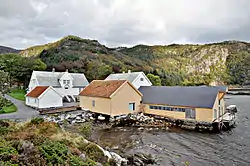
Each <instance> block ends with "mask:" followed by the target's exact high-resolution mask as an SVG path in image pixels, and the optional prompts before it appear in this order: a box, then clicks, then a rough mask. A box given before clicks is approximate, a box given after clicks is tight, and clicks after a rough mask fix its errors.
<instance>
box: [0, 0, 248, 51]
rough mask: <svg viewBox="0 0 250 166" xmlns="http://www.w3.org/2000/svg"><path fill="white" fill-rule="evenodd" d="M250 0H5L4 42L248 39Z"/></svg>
mask: <svg viewBox="0 0 250 166" xmlns="http://www.w3.org/2000/svg"><path fill="white" fill-rule="evenodd" d="M249 6H250V1H249V0H238V1H235V0H220V1H218V0H202V1H201V0H188V1H187V0H174V1H172V0H157V1H155V0H136V1H135V0H70V1H68V0H22V1H19V0H8V1H7V0H6V1H1V2H0V22H1V26H0V31H1V36H0V45H7V46H11V47H15V48H26V47H29V46H32V45H37V44H45V43H48V42H52V41H55V40H58V39H59V38H62V37H64V36H66V35H77V36H80V37H82V38H91V39H97V40H99V41H100V42H101V43H105V44H107V45H108V46H110V47H114V46H122V45H126V46H131V45H135V44H170V43H207V42H217V41H223V40H246V41H247V40H249V38H250V31H249V28H250V10H248V7H249Z"/></svg>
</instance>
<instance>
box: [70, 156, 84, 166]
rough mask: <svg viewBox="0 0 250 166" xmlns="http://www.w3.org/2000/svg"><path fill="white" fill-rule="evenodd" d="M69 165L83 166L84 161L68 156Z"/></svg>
mask: <svg viewBox="0 0 250 166" xmlns="http://www.w3.org/2000/svg"><path fill="white" fill-rule="evenodd" d="M69 163H70V165H71V166H81V165H84V161H83V160H82V159H81V158H80V157H78V156H76V155H70V162H69Z"/></svg>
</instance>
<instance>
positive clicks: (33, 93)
mask: <svg viewBox="0 0 250 166" xmlns="http://www.w3.org/2000/svg"><path fill="white" fill-rule="evenodd" d="M48 87H49V86H37V87H35V88H34V89H33V90H32V91H30V92H29V93H28V94H27V95H26V96H28V97H35V98H36V97H39V96H40V95H41V94H43V92H44V91H45V90H46V89H48Z"/></svg>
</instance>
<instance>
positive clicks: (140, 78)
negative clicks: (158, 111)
mask: <svg viewBox="0 0 250 166" xmlns="http://www.w3.org/2000/svg"><path fill="white" fill-rule="evenodd" d="M105 80H127V81H129V82H130V83H131V84H133V85H134V86H135V87H136V88H137V89H139V88H140V87H141V86H151V85H152V83H151V82H150V80H149V79H148V77H147V76H146V75H145V74H144V73H143V72H131V71H130V70H129V71H128V72H127V73H125V72H123V73H115V74H110V75H109V76H108V77H107V78H106V79H105Z"/></svg>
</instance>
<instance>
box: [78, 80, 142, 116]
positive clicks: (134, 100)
mask: <svg viewBox="0 0 250 166" xmlns="http://www.w3.org/2000/svg"><path fill="white" fill-rule="evenodd" d="M79 98H80V107H82V108H83V109H89V110H90V111H92V112H95V113H100V114H104V115H110V116H119V115H127V114H129V113H133V112H138V111H139V110H140V104H141V99H142V94H141V93H140V92H139V91H138V90H137V89H136V88H135V87H134V86H133V85H132V84H131V83H130V82H128V81H126V80H94V81H92V82H91V83H90V84H89V85H88V86H87V87H85V88H84V89H83V90H82V92H81V93H80V97H79Z"/></svg>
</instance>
